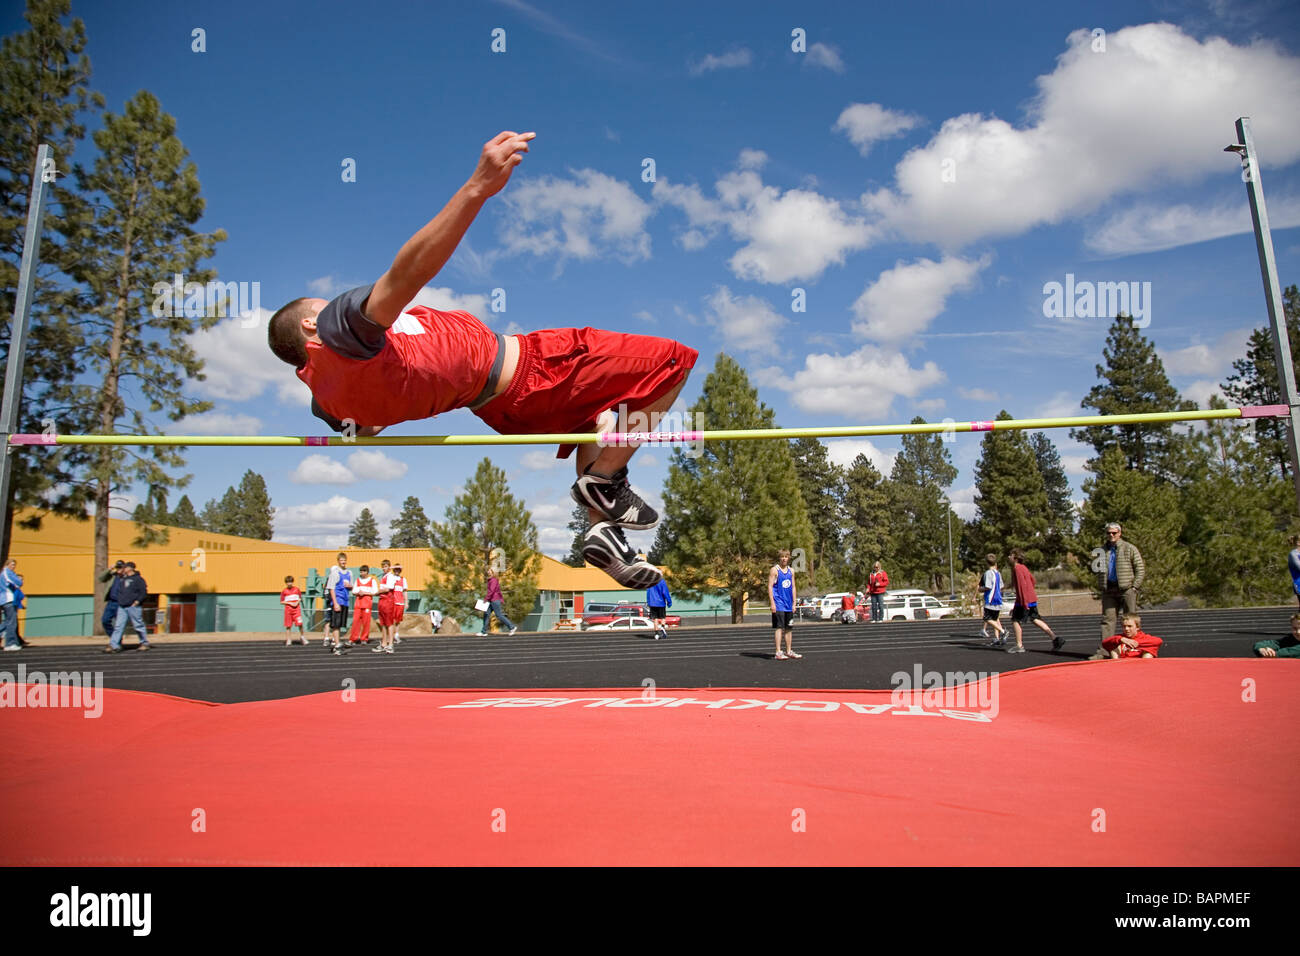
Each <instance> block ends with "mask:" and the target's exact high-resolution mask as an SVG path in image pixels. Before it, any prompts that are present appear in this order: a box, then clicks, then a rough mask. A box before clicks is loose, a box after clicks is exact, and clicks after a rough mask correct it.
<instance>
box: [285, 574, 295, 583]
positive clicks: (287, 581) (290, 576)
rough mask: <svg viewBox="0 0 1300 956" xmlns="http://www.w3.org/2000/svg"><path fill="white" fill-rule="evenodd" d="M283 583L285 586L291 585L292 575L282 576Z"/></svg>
mask: <svg viewBox="0 0 1300 956" xmlns="http://www.w3.org/2000/svg"><path fill="white" fill-rule="evenodd" d="M284 583H285V584H293V575H292V574H286V575H285V576H284Z"/></svg>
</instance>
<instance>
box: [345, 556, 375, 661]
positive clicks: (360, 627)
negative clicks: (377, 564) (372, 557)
mask: <svg viewBox="0 0 1300 956" xmlns="http://www.w3.org/2000/svg"><path fill="white" fill-rule="evenodd" d="M352 593H353V594H355V595H356V598H357V604H356V607H354V608H353V609H352V634H351V635H350V636H349V638H348V642H349V643H351V644H369V643H370V609H371V607H373V604H374V595H376V594H378V593H379V582H378V581H376V580H375V579H374V577H373V576H372V575H371V573H370V565H368V564H363V565H361V576H360V577H358V578H357V583H356V584H355V585H354V586H353V588H352Z"/></svg>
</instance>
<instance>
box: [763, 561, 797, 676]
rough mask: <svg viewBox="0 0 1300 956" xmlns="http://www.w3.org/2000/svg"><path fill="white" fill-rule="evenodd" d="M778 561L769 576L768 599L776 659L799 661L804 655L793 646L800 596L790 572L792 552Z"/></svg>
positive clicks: (792, 574)
mask: <svg viewBox="0 0 1300 956" xmlns="http://www.w3.org/2000/svg"><path fill="white" fill-rule="evenodd" d="M777 561H778V563H777V564H774V565H772V570H771V572H770V573H769V574H768V576H767V597H768V601H769V603H770V604H771V605H772V627H773V629H774V630H775V631H776V659H777V660H778V661H786V660H798V659H799V658H801V657H803V655H802V654H796V653H795V651H794V648H793V647H792V646H791V644H792V643H793V641H794V627H793V622H794V606H795V602H796V601H798V600H799V595H798V593H797V592H798V588H796V587H795V584H794V572H793V571H791V570H790V552H789V551H782V552H781V553H780V555H778V557H777ZM782 634H784V635H785V651H784V652H783V651H782V650H781V635H782Z"/></svg>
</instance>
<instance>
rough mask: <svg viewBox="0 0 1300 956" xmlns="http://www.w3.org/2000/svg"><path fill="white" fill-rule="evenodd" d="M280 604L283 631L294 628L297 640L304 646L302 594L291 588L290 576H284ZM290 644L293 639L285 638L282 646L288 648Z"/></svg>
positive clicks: (305, 636) (305, 633)
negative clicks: (282, 609) (282, 615)
mask: <svg viewBox="0 0 1300 956" xmlns="http://www.w3.org/2000/svg"><path fill="white" fill-rule="evenodd" d="M280 603H281V604H283V605H284V629H285V631H286V632H288V631H292V630H293V629H294V628H295V627H296V628H297V629H298V637H299V639H300V640H301V641H302V642H303V643H304V644H306V643H307V632H306V631H305V630H304V629H303V626H302V592H301V591H299V590H298V589H297V588H296V587H294V586H293V575H292V574H289V575H286V576H285V579H284V590H283V591H281V592H280ZM292 643H293V638H291V637H288V636H286V637H285V639H284V646H285V647H288V646H289V645H290V644H292Z"/></svg>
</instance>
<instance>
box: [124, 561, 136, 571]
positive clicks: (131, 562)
mask: <svg viewBox="0 0 1300 956" xmlns="http://www.w3.org/2000/svg"><path fill="white" fill-rule="evenodd" d="M124 567H128V568H130V569H131V570H132V571H134V570H135V562H134V561H128V562H126V564H125V565H124Z"/></svg>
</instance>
